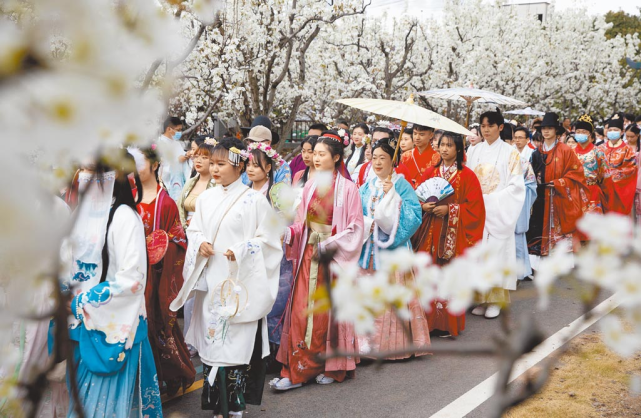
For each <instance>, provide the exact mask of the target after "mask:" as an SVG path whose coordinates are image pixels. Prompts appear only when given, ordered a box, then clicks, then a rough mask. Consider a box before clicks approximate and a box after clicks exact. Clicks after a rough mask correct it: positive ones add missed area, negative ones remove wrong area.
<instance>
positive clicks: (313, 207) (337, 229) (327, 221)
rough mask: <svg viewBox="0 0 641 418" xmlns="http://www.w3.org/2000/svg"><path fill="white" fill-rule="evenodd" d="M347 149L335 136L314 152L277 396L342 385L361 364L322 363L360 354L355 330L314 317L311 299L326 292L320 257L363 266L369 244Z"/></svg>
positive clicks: (295, 240) (296, 239)
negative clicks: (307, 386) (309, 386)
mask: <svg viewBox="0 0 641 418" xmlns="http://www.w3.org/2000/svg"><path fill="white" fill-rule="evenodd" d="M343 146H344V145H343V138H341V137H340V136H339V135H338V133H337V132H335V131H327V132H324V133H323V134H322V136H321V137H320V138H319V139H318V142H317V143H316V145H315V146H314V166H315V168H316V173H317V175H316V176H315V177H314V179H312V180H310V181H308V182H307V184H305V188H304V189H303V196H302V202H301V204H300V206H299V207H298V212H297V215H296V221H295V222H294V224H293V225H292V226H291V227H289V229H288V231H287V233H286V236H285V242H286V244H287V246H286V247H287V258H288V259H290V260H292V261H293V262H294V273H295V276H294V277H295V280H294V284H293V286H292V292H291V296H290V299H289V302H288V304H287V308H286V310H285V317H284V322H283V331H282V337H281V342H280V349H279V351H278V355H277V356H276V359H277V360H278V361H279V362H280V363H282V364H283V369H282V371H281V378H280V379H273V380H272V381H271V382H270V386H271V387H272V388H273V389H276V390H289V389H293V388H297V387H300V386H301V385H302V384H303V383H305V382H307V381H309V380H311V379H314V378H315V379H316V382H317V383H319V384H329V383H333V382H334V381H339V382H342V381H343V380H344V379H345V377H346V376H348V374H349V375H353V373H354V370H355V369H356V363H357V362H358V358H357V357H356V356H347V357H338V358H332V359H329V360H327V361H324V360H322V359H320V358H319V357H320V356H322V355H324V354H327V353H328V352H331V351H332V350H338V351H341V352H347V353H355V354H356V353H358V343H357V340H356V338H355V334H354V327H353V325H351V324H346V323H337V322H335V321H334V320H333V318H332V315H331V312H314V301H313V298H311V297H310V296H311V295H314V293H315V291H316V289H319V288H322V287H323V286H326V283H325V275H324V267H323V265H320V264H319V263H318V260H317V258H316V257H315V254H316V253H323V252H325V251H330V250H333V251H336V252H335V254H334V258H333V261H334V263H336V264H337V265H338V266H339V267H341V268H346V267H348V266H351V265H354V264H356V263H357V262H358V257H359V255H360V251H361V247H362V244H363V210H362V206H361V199H360V196H359V193H358V188H357V187H356V185H355V184H354V183H352V182H351V181H349V180H348V178H349V177H347V176H348V175H347V173H346V170H345V165H344V164H343V163H342V161H343ZM322 172H325V173H322ZM326 173H327V176H325V174H326ZM330 173H331V174H330ZM330 176H331V177H330ZM323 177H327V178H328V179H330V178H331V187H323V185H322V184H320V183H318V182H319V181H321V180H319V179H322V178H323ZM321 183H322V181H321Z"/></svg>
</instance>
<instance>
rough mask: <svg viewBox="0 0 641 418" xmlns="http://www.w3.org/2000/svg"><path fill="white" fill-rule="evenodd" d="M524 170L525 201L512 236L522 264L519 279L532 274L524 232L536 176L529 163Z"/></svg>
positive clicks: (534, 198)
mask: <svg viewBox="0 0 641 418" xmlns="http://www.w3.org/2000/svg"><path fill="white" fill-rule="evenodd" d="M523 171H524V172H525V174H524V179H525V202H524V203H523V208H522V209H521V214H520V215H519V219H518V221H517V222H516V229H515V230H514V238H515V240H516V259H517V260H518V261H519V262H520V263H522V265H523V274H521V275H519V280H523V279H524V278H525V277H527V276H530V275H531V274H532V265H531V264H530V256H529V254H528V248H527V238H526V236H525V234H526V232H527V231H528V229H529V227H530V215H531V213H532V205H533V204H534V201H535V200H536V178H535V177H534V172H532V167H531V166H530V163H529V162H528V163H527V169H526V167H524V170H523Z"/></svg>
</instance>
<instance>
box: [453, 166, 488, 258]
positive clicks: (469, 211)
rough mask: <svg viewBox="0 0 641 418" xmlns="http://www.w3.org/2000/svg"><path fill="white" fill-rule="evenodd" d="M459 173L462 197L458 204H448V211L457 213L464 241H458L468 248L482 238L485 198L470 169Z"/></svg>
mask: <svg viewBox="0 0 641 418" xmlns="http://www.w3.org/2000/svg"><path fill="white" fill-rule="evenodd" d="M461 175H462V177H463V178H462V181H463V184H464V187H463V190H462V193H461V194H462V196H463V199H461V201H460V203H458V204H455V203H453V204H450V205H449V212H450V213H452V212H456V213H458V223H459V231H462V232H463V237H462V238H464V241H462V240H459V243H460V244H461V245H462V248H469V247H472V246H474V245H475V244H476V243H477V242H479V241H480V240H481V239H482V238H483V229H484V227H485V223H486V222H485V221H486V218H485V199H484V196H483V192H482V191H481V184H480V183H479V180H478V178H477V177H476V174H474V172H473V171H472V170H469V169H464V170H463V172H462V173H461ZM450 218H451V217H450ZM448 221H449V219H448ZM459 253H462V251H459Z"/></svg>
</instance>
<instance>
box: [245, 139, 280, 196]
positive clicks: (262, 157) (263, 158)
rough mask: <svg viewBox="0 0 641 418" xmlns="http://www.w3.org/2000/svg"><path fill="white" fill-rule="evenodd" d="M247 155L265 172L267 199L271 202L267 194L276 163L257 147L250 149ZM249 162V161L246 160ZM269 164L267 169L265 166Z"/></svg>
mask: <svg viewBox="0 0 641 418" xmlns="http://www.w3.org/2000/svg"><path fill="white" fill-rule="evenodd" d="M249 155H250V156H251V160H252V162H256V164H257V165H258V167H260V169H261V170H263V172H264V173H265V174H267V184H268V185H267V194H266V196H267V201H268V202H269V204H270V205H271V204H272V199H271V197H270V196H269V191H270V190H271V189H272V186H273V185H274V170H276V164H275V163H274V160H272V159H271V158H270V157H269V156H268V155H267V154H265V153H264V152H263V151H261V150H259V149H253V150H251V151H250V153H249ZM248 163H249V162H248ZM268 165H271V166H272V167H271V170H269V171H267V166H268Z"/></svg>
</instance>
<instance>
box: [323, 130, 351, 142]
mask: <svg viewBox="0 0 641 418" xmlns="http://www.w3.org/2000/svg"><path fill="white" fill-rule="evenodd" d="M341 132H343V134H342V135H341ZM321 138H329V139H333V140H334V141H338V142H340V143H341V144H343V145H344V146H348V145H349V134H348V133H346V132H345V130H344V129H340V130H339V131H338V135H334V134H332V133H327V132H326V133H325V134H324V135H323V136H321V137H320V138H318V139H321Z"/></svg>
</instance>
